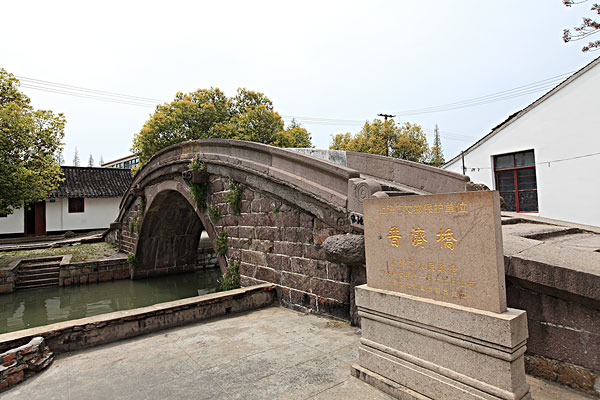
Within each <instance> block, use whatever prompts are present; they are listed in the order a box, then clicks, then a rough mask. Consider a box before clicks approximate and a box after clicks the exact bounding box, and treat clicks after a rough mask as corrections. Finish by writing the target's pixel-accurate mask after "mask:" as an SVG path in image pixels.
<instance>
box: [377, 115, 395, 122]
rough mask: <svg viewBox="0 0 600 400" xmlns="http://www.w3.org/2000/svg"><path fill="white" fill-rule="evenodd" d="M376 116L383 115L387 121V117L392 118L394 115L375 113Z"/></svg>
mask: <svg viewBox="0 0 600 400" xmlns="http://www.w3.org/2000/svg"><path fill="white" fill-rule="evenodd" d="M377 116H378V117H383V118H384V121H387V120H388V118H394V117H395V115H391V114H377Z"/></svg>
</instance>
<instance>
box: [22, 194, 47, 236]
mask: <svg viewBox="0 0 600 400" xmlns="http://www.w3.org/2000/svg"><path fill="white" fill-rule="evenodd" d="M45 234H46V202H45V201H40V202H37V203H35V204H31V205H30V206H28V207H26V208H25V235H45Z"/></svg>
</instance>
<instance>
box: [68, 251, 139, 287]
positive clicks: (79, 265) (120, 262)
mask: <svg viewBox="0 0 600 400" xmlns="http://www.w3.org/2000/svg"><path fill="white" fill-rule="evenodd" d="M129 277H130V272H129V264H128V263H127V258H125V257H119V258H112V259H109V260H98V261H82V262H76V263H70V264H66V265H62V266H61V268H60V275H59V280H58V284H59V286H75V285H85V284H88V283H97V282H106V281H113V280H119V279H129Z"/></svg>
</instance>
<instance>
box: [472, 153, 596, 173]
mask: <svg viewBox="0 0 600 400" xmlns="http://www.w3.org/2000/svg"><path fill="white" fill-rule="evenodd" d="M598 155H600V152H598V153H590V154H584V155H581V156H575V157H568V158H559V159H556V160H550V161H538V162H536V163H535V165H544V164H547V165H548V166H550V164H552V163H557V162H563V161H570V160H577V159H580V158H586V157H593V156H598ZM465 168H466V169H470V170H471V171H473V170H481V169H492V167H467V166H465Z"/></svg>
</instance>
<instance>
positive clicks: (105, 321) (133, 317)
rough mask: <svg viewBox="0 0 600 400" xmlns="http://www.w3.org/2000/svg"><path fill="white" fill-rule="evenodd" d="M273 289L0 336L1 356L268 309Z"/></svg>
mask: <svg viewBox="0 0 600 400" xmlns="http://www.w3.org/2000/svg"><path fill="white" fill-rule="evenodd" d="M275 301H276V293H275V287H274V286H273V285H271V284H262V285H256V286H250V287H245V288H241V289H235V290H229V291H226V292H220V293H212V294H207V295H204V296H197V297H191V298H187V299H182V300H176V301H171V302H167V303H160V304H155V305H153V306H148V307H142V308H137V309H133V310H126V311H117V312H113V313H109V314H102V315H98V316H95V317H88V318H81V319H78V320H72V321H66V322H60V323H56V324H51V325H46V326H40V327H36V328H30V329H24V330H20V331H15V332H9V333H5V334H2V335H0V353H4V352H6V351H9V350H11V349H14V348H17V347H19V346H22V345H25V344H27V343H28V342H29V341H31V340H32V339H33V338H35V337H42V338H43V339H44V340H45V343H46V344H47V345H48V347H49V348H50V351H52V352H53V353H55V354H60V353H64V352H67V351H74V350H79V349H84V348H88V347H93V346H98V345H101V344H106V343H111V342H116V341H118V340H122V339H127V338H131V337H134V336H138V335H142V334H145V333H150V332H155V331H158V330H162V329H167V328H173V327H177V326H181V325H185V324H190V323H195V322H199V321H202V320H205V319H208V318H214V317H220V316H223V315H227V314H234V313H239V312H243V311H249V310H254V309H258V308H262V307H266V306H269V305H271V304H273V303H274V302H275Z"/></svg>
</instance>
